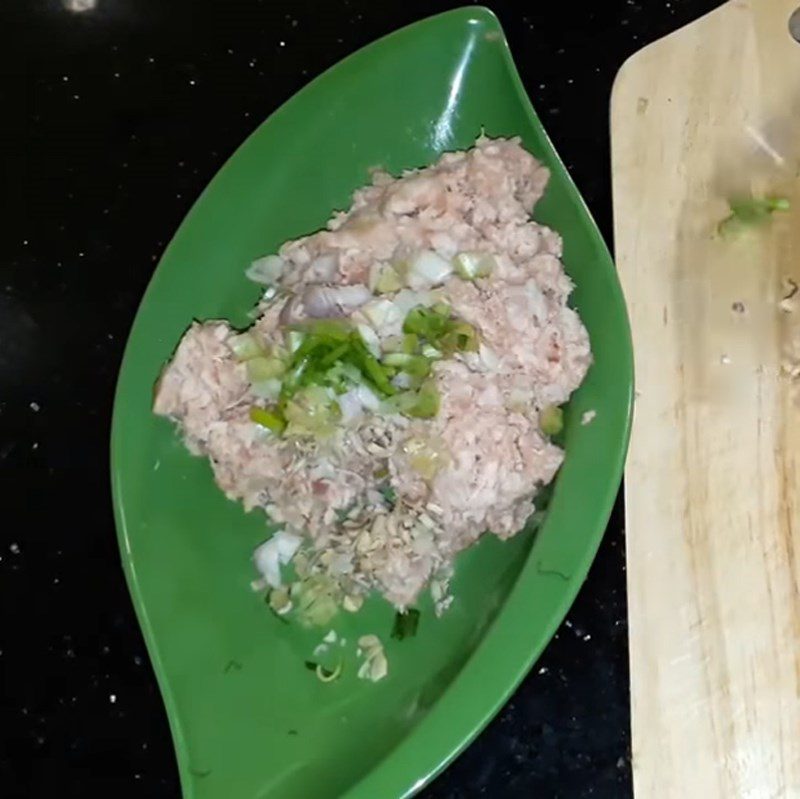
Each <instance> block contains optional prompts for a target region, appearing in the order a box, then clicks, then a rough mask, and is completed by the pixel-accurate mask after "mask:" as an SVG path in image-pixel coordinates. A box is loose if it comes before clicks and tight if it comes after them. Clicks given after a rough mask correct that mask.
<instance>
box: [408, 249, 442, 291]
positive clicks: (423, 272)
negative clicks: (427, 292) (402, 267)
mask: <svg viewBox="0 0 800 799" xmlns="http://www.w3.org/2000/svg"><path fill="white" fill-rule="evenodd" d="M452 274H453V264H452V263H451V262H450V261H448V260H447V259H446V258H442V256H441V255H438V254H437V253H435V252H433V250H423V251H422V252H420V253H418V254H417V255H415V256H414V257H413V258H412V259H411V260H410V262H409V265H408V272H407V274H406V282H407V283H408V285H409V288H412V289H416V290H421V289H426V288H432V287H433V286H438V285H441V284H442V283H444V281H445V280H447V278H448V277H450V275H452Z"/></svg>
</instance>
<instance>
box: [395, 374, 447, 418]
mask: <svg viewBox="0 0 800 799" xmlns="http://www.w3.org/2000/svg"><path fill="white" fill-rule="evenodd" d="M394 404H395V407H396V408H397V409H398V410H399V411H400V413H403V414H405V415H406V416H412V417H414V418H417V419H430V418H432V417H433V416H436V414H437V413H438V412H439V389H437V388H436V383H434V382H433V381H432V380H428V381H426V382H425V383H423V384H422V386H421V387H420V388H419V389H418V390H417V391H403V392H401V393H400V394H398V395H397V396H396V397H395V398H394Z"/></svg>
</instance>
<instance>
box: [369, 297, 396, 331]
mask: <svg viewBox="0 0 800 799" xmlns="http://www.w3.org/2000/svg"><path fill="white" fill-rule="evenodd" d="M361 313H363V314H364V316H365V317H366V319H367V321H368V322H369V323H370V324H371V325H372V326H373V327H374V328H375V329H376V330H377V331H378V332H379V333H380V332H382V331H383V330H384V329H386V328H389V327H393V326H395V325H397V324H401V323H402V322H403V319H405V314H403V313H402V312H401V311H400V310H399V309H398V307H397V306H396V305H395V303H394V302H392V301H391V300H387V299H386V298H385V297H381V298H379V299H376V300H370V302H368V303H365V304H364V305H362V306H361Z"/></svg>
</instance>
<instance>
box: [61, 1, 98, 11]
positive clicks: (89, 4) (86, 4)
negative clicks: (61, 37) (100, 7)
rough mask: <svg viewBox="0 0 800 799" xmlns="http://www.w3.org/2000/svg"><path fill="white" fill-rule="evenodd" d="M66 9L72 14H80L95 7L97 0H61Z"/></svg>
mask: <svg viewBox="0 0 800 799" xmlns="http://www.w3.org/2000/svg"><path fill="white" fill-rule="evenodd" d="M61 3H62V5H63V6H64V9H65V10H66V11H72V13H73V14H81V13H83V12H84V11H94V9H95V8H96V7H97V0H61Z"/></svg>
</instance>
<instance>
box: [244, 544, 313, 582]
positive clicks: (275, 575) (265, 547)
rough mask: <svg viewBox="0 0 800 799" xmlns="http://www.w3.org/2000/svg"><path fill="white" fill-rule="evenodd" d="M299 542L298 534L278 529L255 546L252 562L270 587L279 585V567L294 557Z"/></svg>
mask: <svg viewBox="0 0 800 799" xmlns="http://www.w3.org/2000/svg"><path fill="white" fill-rule="evenodd" d="M300 544H301V539H300V538H299V537H298V536H296V535H292V533H288V532H287V531H286V530H278V532H277V533H275V535H273V536H272V538H270V539H269V541H265V542H264V543H263V544H261V545H260V546H258V547H256V549H255V551H254V552H253V563H255V566H256V569H258V571H259V572H260V573H261V574H262V575H263V576H264V578H265V579H266V581H267V583H269V585H270V586H271V587H272V588H280V587H281V584H282V583H281V568H280V567H281V566H282V565H286V564H287V563H288V562H289V561H290V560H291V559H292V558H293V557H294V555H295V553H296V552H297V550H298V549H299V547H300Z"/></svg>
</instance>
